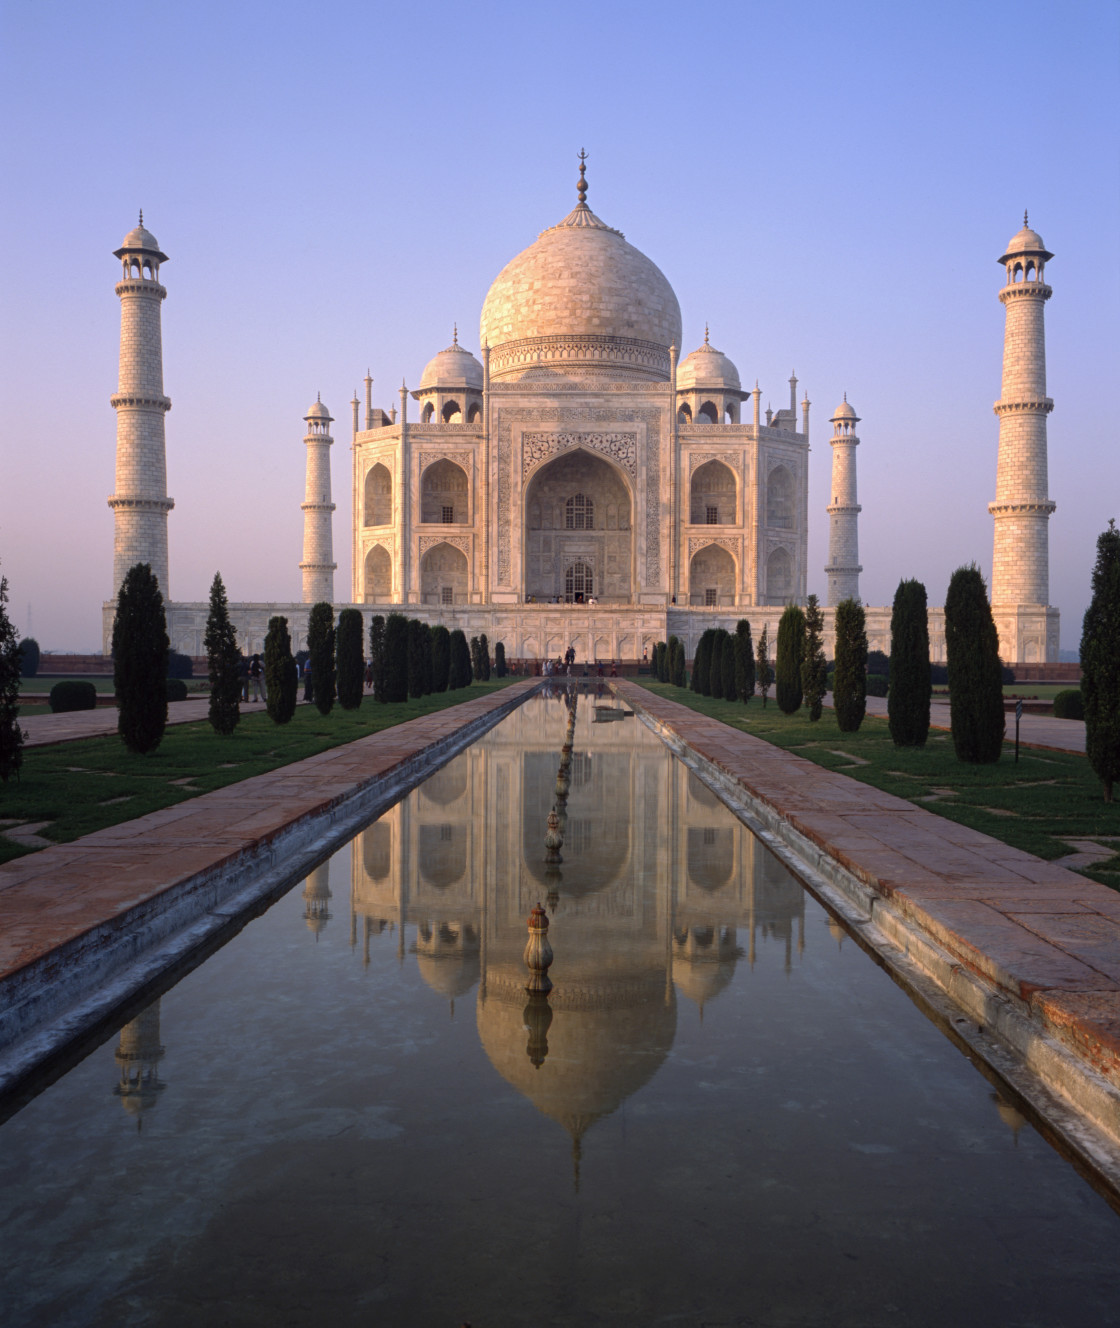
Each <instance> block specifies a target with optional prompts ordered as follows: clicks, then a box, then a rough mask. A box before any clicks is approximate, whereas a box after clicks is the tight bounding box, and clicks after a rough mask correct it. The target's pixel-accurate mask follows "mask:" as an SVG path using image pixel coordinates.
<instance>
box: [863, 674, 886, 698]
mask: <svg viewBox="0 0 1120 1328" xmlns="http://www.w3.org/2000/svg"><path fill="white" fill-rule="evenodd" d="M888 686H889V683H888V680H887V679H886V678H884V677H883V675H882V674H881V673H869V674H868V675H867V695H868V696H886V695H887V689H888Z"/></svg>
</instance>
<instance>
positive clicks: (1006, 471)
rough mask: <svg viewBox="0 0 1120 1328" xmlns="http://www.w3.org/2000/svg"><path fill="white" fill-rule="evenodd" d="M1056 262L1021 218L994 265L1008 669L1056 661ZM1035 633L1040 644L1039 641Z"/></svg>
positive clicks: (995, 560) (999, 591)
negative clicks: (1052, 489)
mask: <svg viewBox="0 0 1120 1328" xmlns="http://www.w3.org/2000/svg"><path fill="white" fill-rule="evenodd" d="M1053 256H1054V255H1053V254H1051V253H1048V252H1047V250H1046V247H1045V245H1044V244H1043V243H1042V237H1041V236H1040V235H1039V234H1038V233H1037V231H1032V230H1031V229H1030V227H1029V226H1028V225H1027V214H1026V213H1025V212H1024V213H1023V229H1022V230H1021V231H1019V233H1018V234H1017V235H1015V236H1014V237H1013V238H1012V240H1011V243H1010V244H1009V245H1008V246H1007V252H1006V253H1005V254H1004V255H1003V256H1002V257H1001V258H1000V259H999V261H1000V262H1001V263H1002V264H1003V266H1004V269H1005V271H1006V274H1007V280H1006V283H1005V284H1004V287H1003V289H1002V290H1001V291H1000V293H999V298H1000V303H1001V304H1002V305H1003V306H1004V309H1005V310H1006V311H1007V321H1006V326H1005V329H1004V338H1003V383H1002V388H1001V391H1000V399H999V401H997V402H996V404H995V412H996V414H997V415H998V416H999V463H998V465H997V467H996V497H995V502H993V503H989V504H988V511H989V512H991V514H992V516H993V517H994V518H995V540H994V549H993V554H992V611H993V614H994V616H995V618H996V625H997V628H998V629H999V632H1000V655H1001V656H1002V657H1003V659H1004V660H1005V661H1007V662H1014V661H1016V660H1025V659H1028V658H1030V656H1031V655H1032V654H1033V656H1034V658H1035V659H1036V660H1038V661H1042V660H1045V659H1051V658H1054V659H1056V658H1057V645H1058V642H1057V611H1056V610H1051V611H1050V612H1049V613H1047V612H1045V611H1046V609H1047V606H1048V604H1049V600H1050V554H1049V539H1048V533H1049V532H1048V527H1047V523H1048V521H1049V520H1050V513H1051V512H1053V510H1054V507H1055V504H1054V503H1052V502H1051V501H1050V498H1049V496H1048V493H1047V489H1048V484H1047V474H1046V469H1047V468H1046V417H1047V415H1049V414H1050V412H1051V411H1052V410H1053V409H1054V403H1053V402H1052V401H1051V400H1050V398H1049V397H1048V396H1047V395H1046V334H1045V327H1044V324H1043V311H1044V308H1045V305H1046V301H1047V300H1048V299H1049V298H1050V296H1051V293H1052V292H1051V290H1050V287H1049V286H1047V285H1046V283H1045V282H1044V281H1043V279H1042V275H1043V271H1044V269H1045V267H1046V263H1047V261H1048V260H1049V259H1051V258H1053ZM1024 608H1029V609H1030V610H1032V612H1031V613H1030V614H1028V615H1027V617H1026V619H1024V617H1023V615H1022V614H1021V613H1020V612H1019V610H1022V609H1024ZM1040 610H1041V611H1043V616H1042V618H1041V619H1040V617H1039V611H1040ZM1001 614H1002V617H1001ZM1032 619H1033V621H1031V620H1032ZM1051 619H1052V622H1049V630H1048V628H1047V625H1046V624H1047V622H1048V620H1051ZM1012 624H1014V626H1013V625H1012ZM1040 631H1041V632H1042V633H1044V639H1039V632H1040ZM1027 637H1029V638H1030V644H1028V641H1027V640H1026V639H1024V638H1027ZM1008 638H1011V639H1008Z"/></svg>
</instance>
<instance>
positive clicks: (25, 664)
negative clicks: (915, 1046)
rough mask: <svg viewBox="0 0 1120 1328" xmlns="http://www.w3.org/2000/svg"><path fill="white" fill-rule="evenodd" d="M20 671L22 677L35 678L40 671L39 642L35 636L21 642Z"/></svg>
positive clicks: (27, 637)
mask: <svg viewBox="0 0 1120 1328" xmlns="http://www.w3.org/2000/svg"><path fill="white" fill-rule="evenodd" d="M19 672H20V677H22V678H34V676H35V675H36V674H37V673H38V672H39V642H38V641H36V640H35V638H34V637H33V636H25V637H24V638H23V640H22V641H21V642H20V643H19Z"/></svg>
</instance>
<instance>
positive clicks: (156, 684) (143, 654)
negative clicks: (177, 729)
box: [113, 563, 171, 753]
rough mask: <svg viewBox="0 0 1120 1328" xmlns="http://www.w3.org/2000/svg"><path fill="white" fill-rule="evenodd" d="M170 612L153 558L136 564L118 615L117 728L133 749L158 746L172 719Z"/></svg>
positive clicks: (119, 602)
mask: <svg viewBox="0 0 1120 1328" xmlns="http://www.w3.org/2000/svg"><path fill="white" fill-rule="evenodd" d="M170 644H171V643H170V642H169V641H168V639H167V617H166V615H165V614H164V611H163V596H162V595H161V594H160V592H159V582H158V581H157V580H156V578H155V574H154V573H153V572H152V569H151V568H150V567H149V566H148V564H147V563H137V564H136V565H135V567H130V568H129V570H128V572H127V574H126V575H125V578H124V581H123V582H122V583H121V588H120V592H119V594H118V595H117V616H116V618H115V619H114V621H113V687H114V690H115V691H116V694H117V732H118V733H119V734H120V735H121V738H122V739H123V740H124V745H125V746H126V747H127V748H128V749H129V751H132V752H140V753H144V752H154V751H155V749H156V748H157V747H158V746H159V745H160V742H161V741H162V740H163V730H164V728H165V726H166V724H167V656H168V649H169V646H170Z"/></svg>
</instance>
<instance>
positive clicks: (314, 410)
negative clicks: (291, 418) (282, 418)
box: [303, 400, 334, 424]
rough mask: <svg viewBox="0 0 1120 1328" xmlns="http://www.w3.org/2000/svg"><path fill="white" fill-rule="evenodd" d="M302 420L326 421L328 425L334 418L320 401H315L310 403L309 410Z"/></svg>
mask: <svg viewBox="0 0 1120 1328" xmlns="http://www.w3.org/2000/svg"><path fill="white" fill-rule="evenodd" d="M303 418H304V419H305V420H326V422H327V423H328V424H330V423H331V421H332V420H333V419H334V416H333V415H332V414H331V413H330V411H329V410H328V409H327V408H326V406H324V405H323V403H322V402H321V401H318V400H316V401H315V402H313V403H312V406H311V409H310V410H309V411H308V412H307V414H306V415H305V416H304V417H303Z"/></svg>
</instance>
